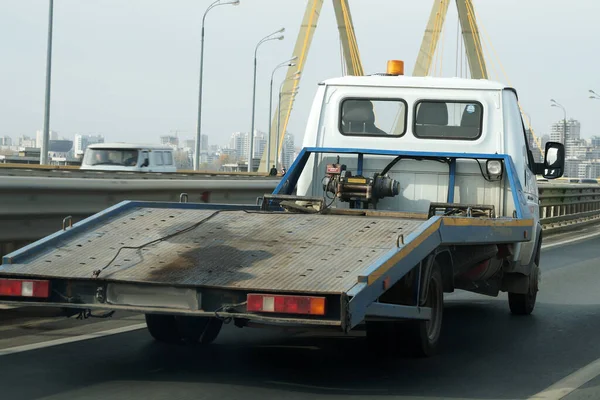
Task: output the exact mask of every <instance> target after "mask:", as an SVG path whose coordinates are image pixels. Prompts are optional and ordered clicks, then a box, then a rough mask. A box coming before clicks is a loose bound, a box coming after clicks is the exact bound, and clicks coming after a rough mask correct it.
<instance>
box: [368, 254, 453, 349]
mask: <svg viewBox="0 0 600 400" xmlns="http://www.w3.org/2000/svg"><path fill="white" fill-rule="evenodd" d="M433 268H434V269H433V271H432V273H431V279H430V281H429V290H428V293H427V299H426V301H425V307H431V309H432V315H431V317H432V318H431V321H406V322H395V321H389V322H387V321H367V323H366V330H367V344H368V346H369V348H370V349H371V350H374V351H376V352H384V353H387V354H389V353H398V352H399V353H403V354H406V355H411V356H416V357H429V356H432V355H434V354H435V353H436V352H437V351H438V348H439V341H440V336H441V331H442V320H443V314H444V286H443V281H442V273H441V270H440V268H439V267H438V266H437V265H436V266H434V267H433Z"/></svg>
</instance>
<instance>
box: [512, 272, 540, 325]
mask: <svg viewBox="0 0 600 400" xmlns="http://www.w3.org/2000/svg"><path fill="white" fill-rule="evenodd" d="M539 274H540V268H539V267H538V266H537V265H535V266H534V268H533V270H532V271H531V275H530V277H529V290H528V291H527V293H510V292H509V293H508V306H509V307H510V311H511V312H512V313H513V314H515V315H529V314H531V313H532V312H533V309H534V307H535V301H536V299H537V292H538V279H539Z"/></svg>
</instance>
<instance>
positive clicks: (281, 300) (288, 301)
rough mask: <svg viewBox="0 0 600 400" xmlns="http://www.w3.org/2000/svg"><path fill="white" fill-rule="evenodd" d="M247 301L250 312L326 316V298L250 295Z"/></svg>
mask: <svg viewBox="0 0 600 400" xmlns="http://www.w3.org/2000/svg"><path fill="white" fill-rule="evenodd" d="M247 300H248V302H247V305H246V309H247V310H248V311H254V312H270V313H280V314H306V315H325V297H311V296H279V295H271V294H249V295H248V298H247Z"/></svg>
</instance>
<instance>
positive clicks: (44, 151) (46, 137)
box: [40, 0, 54, 165]
mask: <svg viewBox="0 0 600 400" xmlns="http://www.w3.org/2000/svg"><path fill="white" fill-rule="evenodd" d="M48 7H49V9H48V47H47V49H46V98H45V105H44V131H43V137H42V146H41V148H40V164H41V165H45V164H48V143H49V141H50V84H51V82H52V21H53V17H54V0H50V1H49V5H48Z"/></svg>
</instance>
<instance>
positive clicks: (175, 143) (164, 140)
mask: <svg viewBox="0 0 600 400" xmlns="http://www.w3.org/2000/svg"><path fill="white" fill-rule="evenodd" d="M160 144H162V145H166V146H171V147H173V148H174V149H178V148H179V138H178V137H177V136H171V135H164V136H161V137H160Z"/></svg>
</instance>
